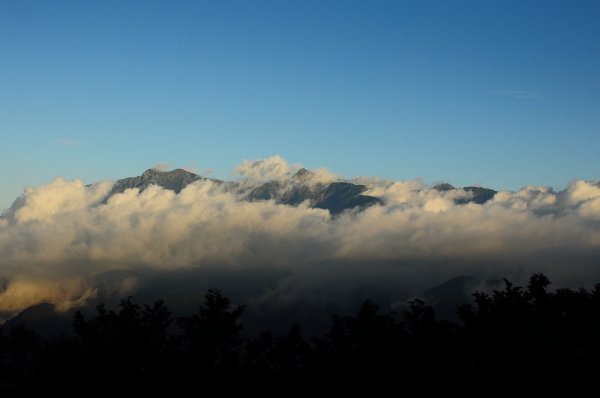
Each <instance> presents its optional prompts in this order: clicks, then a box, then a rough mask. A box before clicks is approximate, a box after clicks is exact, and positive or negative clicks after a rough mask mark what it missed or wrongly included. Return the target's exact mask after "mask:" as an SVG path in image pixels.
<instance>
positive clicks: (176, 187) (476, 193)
mask: <svg viewBox="0 0 600 398" xmlns="http://www.w3.org/2000/svg"><path fill="white" fill-rule="evenodd" d="M311 175H312V172H311V171H309V170H307V169H300V170H299V171H298V172H297V173H296V174H295V175H294V176H293V178H292V179H291V181H286V182H282V181H267V182H265V183H263V184H261V185H259V186H258V187H254V188H252V189H251V190H250V191H249V192H247V193H242V195H241V196H242V197H243V199H244V200H248V201H259V200H274V201H275V202H276V203H279V204H284V205H289V206H297V205H299V204H300V203H302V202H304V201H308V202H309V204H310V206H311V207H313V208H318V209H326V210H329V212H330V213H331V214H333V215H336V214H339V213H342V212H343V211H346V210H350V209H358V210H362V209H365V208H368V207H370V206H373V205H381V204H383V201H382V200H381V199H380V198H377V197H374V196H369V195H363V193H364V192H365V191H366V190H367V187H366V186H364V185H361V184H354V183H351V182H347V181H334V182H330V183H316V184H310V183H308V182H309V180H310V177H311ZM206 180H210V181H212V182H214V183H216V184H225V187H226V189H229V190H232V191H236V190H240V189H241V187H240V185H239V184H238V183H235V182H224V181H221V180H216V179H210V178H205V177H201V176H199V175H196V174H194V173H191V172H189V171H186V170H182V169H175V170H172V171H159V170H155V169H148V170H146V171H145V172H144V173H143V174H142V175H141V176H137V177H128V178H123V179H121V180H118V181H117V182H116V183H115V184H114V185H113V187H112V189H111V191H110V192H109V194H108V195H107V196H106V198H105V199H104V202H106V201H108V199H110V197H111V196H113V195H116V194H119V193H123V192H125V190H127V189H131V188H138V189H139V191H140V192H143V191H144V190H145V189H146V188H148V187H149V186H150V185H157V186H160V187H162V188H164V189H169V190H171V191H174V192H175V193H179V192H181V190H183V189H184V188H185V187H186V186H187V185H189V184H191V183H193V182H196V181H206ZM433 189H437V190H439V191H448V190H454V189H457V188H455V187H453V186H452V185H450V184H447V183H444V184H438V185H436V186H434V187H433ZM462 189H463V190H464V191H465V192H466V193H467V194H468V195H467V196H465V197H461V198H460V199H456V200H455V202H456V203H457V204H466V203H471V202H473V203H477V204H483V203H485V202H487V201H488V200H490V199H492V198H493V197H494V195H495V194H496V191H494V190H492V189H487V188H481V187H465V188H462Z"/></svg>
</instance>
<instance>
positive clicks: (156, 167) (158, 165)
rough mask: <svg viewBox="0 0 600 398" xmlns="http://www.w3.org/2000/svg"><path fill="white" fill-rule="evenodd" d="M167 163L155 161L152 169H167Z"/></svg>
mask: <svg viewBox="0 0 600 398" xmlns="http://www.w3.org/2000/svg"><path fill="white" fill-rule="evenodd" d="M169 167H170V165H169V163H163V162H159V163H156V164H155V165H154V166H153V167H152V168H153V169H154V170H158V171H165V170H169Z"/></svg>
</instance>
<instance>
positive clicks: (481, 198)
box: [432, 183, 497, 205]
mask: <svg viewBox="0 0 600 398" xmlns="http://www.w3.org/2000/svg"><path fill="white" fill-rule="evenodd" d="M432 188H433V189H436V190H438V191H442V192H444V191H452V190H454V189H462V190H463V191H465V192H467V193H468V194H469V196H468V197H466V198H457V199H455V200H454V203H456V204H457V205H464V204H467V203H477V204H478V205H481V204H484V203H485V202H487V201H488V200H490V199H492V198H493V197H494V195H496V193H497V191H494V190H493V189H489V188H482V187H473V186H469V187H464V188H455V187H454V186H452V185H450V184H448V183H442V184H437V185H434V186H433V187H432Z"/></svg>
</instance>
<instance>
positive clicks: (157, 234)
mask: <svg viewBox="0 0 600 398" xmlns="http://www.w3.org/2000/svg"><path fill="white" fill-rule="evenodd" d="M299 167H300V166H299V165H290V164H288V163H286V162H285V160H284V159H282V158H281V157H278V156H274V157H271V158H268V159H264V160H260V161H245V162H243V163H242V164H241V165H240V166H238V167H237V169H236V171H237V173H238V174H239V177H238V182H237V184H234V185H232V184H221V183H218V182H215V181H211V180H208V179H207V180H201V181H197V182H194V183H192V184H190V185H188V186H187V187H186V188H185V189H184V190H183V191H181V192H180V193H179V194H175V193H174V192H172V191H168V190H165V189H162V188H160V187H157V186H151V187H149V188H147V189H145V190H144V191H143V192H141V193H140V192H139V191H138V190H137V189H129V190H127V191H125V192H123V193H121V194H117V195H114V196H111V197H110V198H109V199H108V200H107V201H104V199H105V198H106V196H107V194H108V192H109V191H110V189H111V187H112V185H113V183H112V182H99V183H95V184H92V185H89V186H88V185H86V184H85V183H84V182H83V181H81V180H65V179H63V178H56V179H55V180H53V181H52V182H50V183H48V184H46V185H42V186H38V187H30V188H27V189H26V190H25V192H24V193H23V194H22V195H21V196H20V197H19V198H18V199H16V201H15V202H14V204H13V205H12V206H11V208H10V209H8V210H7V211H6V212H5V213H4V214H3V215H2V217H1V218H0V313H1V314H3V316H4V317H8V316H10V315H11V314H15V313H16V312H18V311H20V310H23V309H24V308H27V307H29V306H32V305H35V304H39V303H43V302H49V303H52V304H55V305H56V306H57V308H58V309H61V310H67V309H70V308H76V307H78V306H81V305H84V304H85V303H86V302H87V301H89V300H92V299H98V298H102V297H108V296H118V297H125V296H127V295H138V296H141V297H147V298H151V297H153V296H160V297H163V298H166V299H171V300H177V299H178V297H179V298H181V299H182V300H183V301H185V300H186V298H185V297H196V296H198V295H200V294H202V293H204V291H205V289H206V288H207V287H209V286H214V285H218V286H217V287H219V288H222V289H224V290H225V292H226V293H228V294H230V295H232V296H233V297H234V298H236V300H238V301H243V302H245V303H248V304H249V306H254V308H263V309H269V308H270V309H273V308H275V309H278V308H279V309H281V308H284V309H285V308H296V309H297V308H311V306H332V307H334V308H341V307H339V306H342V305H343V303H344V302H348V301H352V300H353V299H354V298H357V299H358V300H362V299H364V298H366V296H371V297H375V298H377V297H380V298H383V299H384V300H388V301H389V302H390V303H393V302H394V301H395V300H402V299H405V298H407V297H410V296H411V295H414V294H418V293H419V292H420V291H422V290H423V289H425V288H427V287H430V286H432V285H436V284H440V283H442V282H444V281H446V280H447V279H449V278H451V277H453V276H457V275H473V276H476V277H478V278H484V279H485V278H488V279H489V278H500V277H509V278H513V279H516V280H517V281H526V279H527V277H528V276H529V275H530V273H532V272H545V273H547V275H548V276H549V277H550V279H551V280H552V281H553V282H554V285H553V286H572V287H579V286H588V287H589V286H591V284H592V283H594V282H600V185H599V184H598V182H594V181H582V180H577V181H573V182H572V183H571V184H570V185H569V186H568V188H567V189H565V190H562V191H558V192H557V191H554V190H553V189H552V188H550V187H542V186H527V187H524V188H522V189H521V190H519V191H516V192H508V191H501V192H498V193H497V194H496V195H495V197H494V198H493V199H492V200H490V201H488V202H487V203H485V204H483V205H478V204H474V203H469V204H464V205H457V204H455V202H454V199H457V198H462V197H466V196H468V195H469V193H467V192H465V191H463V190H461V189H456V190H450V191H438V190H436V189H432V187H431V186H429V185H427V184H424V183H423V182H421V181H419V180H410V181H389V180H383V179H378V178H358V179H356V180H354V181H353V182H356V183H360V184H363V185H366V186H367V188H368V191H367V192H366V193H365V194H368V195H372V196H376V197H379V198H381V199H382V200H383V203H384V204H383V205H381V206H379V205H376V206H372V207H370V208H368V209H366V210H364V211H348V212H345V213H343V214H341V215H338V216H335V217H332V216H331V215H330V214H329V212H328V211H327V210H323V209H316V208H311V207H310V203H308V202H306V203H303V204H301V205H299V206H297V207H293V206H287V205H282V204H277V203H276V202H275V201H254V202H251V201H246V200H244V198H245V196H246V195H247V193H248V192H249V190H251V189H252V188H254V187H256V186H259V185H260V184H262V183H264V182H265V181H279V182H280V185H279V186H280V189H288V188H289V187H290V186H292V185H294V184H305V185H307V186H308V187H311V186H317V185H318V184H326V183H328V182H331V181H335V180H336V179H337V177H336V176H334V175H332V174H331V173H330V172H328V171H326V170H315V171H314V173H313V174H311V175H309V176H308V177H307V178H304V179H302V181H298V179H295V178H294V175H295V173H296V171H297V170H298V169H299ZM336 305H337V306H338V307H336Z"/></svg>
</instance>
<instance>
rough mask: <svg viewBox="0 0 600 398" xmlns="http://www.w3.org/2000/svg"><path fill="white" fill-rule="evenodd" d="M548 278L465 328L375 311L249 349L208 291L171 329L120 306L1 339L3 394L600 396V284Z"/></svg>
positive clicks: (160, 314) (165, 319)
mask: <svg viewBox="0 0 600 398" xmlns="http://www.w3.org/2000/svg"><path fill="white" fill-rule="evenodd" d="M549 284H550V282H549V280H548V279H547V278H546V276H544V275H542V274H534V275H532V276H531V278H530V282H529V285H528V286H527V288H521V287H515V286H513V285H512V284H511V283H510V282H509V281H506V280H505V288H504V289H503V290H501V291H494V292H493V294H491V295H488V294H484V293H476V294H475V303H474V305H473V306H471V305H464V306H461V307H459V308H458V309H457V311H458V314H459V317H460V320H461V323H460V324H454V323H450V322H447V321H440V320H436V317H435V314H434V311H433V309H432V308H431V307H430V306H428V305H427V304H426V303H425V302H423V301H421V300H414V301H411V302H410V303H409V308H408V310H407V311H406V312H405V313H404V314H401V315H397V314H394V313H387V314H384V313H381V311H380V309H379V307H378V306H377V305H376V304H375V303H373V302H371V301H369V300H367V301H365V302H364V304H363V305H362V306H361V307H360V309H359V310H358V312H357V313H356V314H355V315H352V316H332V322H331V327H330V329H329V331H328V333H327V334H326V335H325V336H322V337H321V338H318V339H312V340H310V341H308V340H307V339H305V338H304V337H303V336H302V331H301V327H300V325H298V324H295V325H293V326H292V327H291V329H290V330H289V332H288V333H287V334H283V335H275V334H273V333H272V332H269V331H266V332H263V333H261V334H260V336H258V337H257V338H256V339H251V340H247V339H242V337H241V335H240V332H241V330H242V324H241V323H240V318H241V316H242V314H243V310H244V308H243V307H240V306H234V305H232V304H231V303H230V301H229V299H228V298H226V297H225V296H223V295H222V293H221V292H220V291H218V290H215V289H212V290H209V291H208V293H207V294H206V296H205V301H204V303H203V304H202V305H201V306H200V308H199V310H198V312H197V313H195V314H193V315H191V316H188V317H179V318H175V317H173V316H172V314H171V313H170V311H169V309H168V308H167V306H166V305H165V303H164V302H162V301H157V302H155V303H154V304H153V305H152V306H148V305H140V304H137V303H135V302H134V301H133V300H132V299H131V298H129V299H126V300H122V301H121V305H120V308H119V310H118V311H116V312H115V311H109V310H107V309H106V308H105V307H104V306H102V305H99V306H98V307H97V311H96V314H95V316H94V317H93V318H90V319H86V318H85V317H84V316H83V315H82V314H81V313H77V314H76V316H75V319H74V322H73V327H74V332H75V336H74V337H69V338H66V337H65V338H56V339H53V340H51V341H41V340H40V339H39V338H37V337H36V335H35V334H34V333H33V332H31V331H29V330H28V329H26V328H25V327H13V328H11V329H10V330H8V331H3V333H2V334H1V335H0V393H1V394H2V396H28V395H32V394H34V393H44V394H48V393H51V395H55V394H60V395H63V396H71V395H78V396H90V395H91V396H109V395H110V396H112V395H114V394H129V395H128V396H148V395H150V396H158V395H166V394H168V395H169V396H171V395H175V394H177V395H180V394H182V396H191V395H193V396H218V397H221V396H223V397H242V396H250V397H267V396H270V397H295V396H310V397H331V396H379V394H384V393H385V392H391V393H392V394H393V395H395V396H403V395H408V394H415V393H420V394H429V393H437V394H444V396H465V395H467V396H478V397H486V396H527V397H531V396H538V395H542V394H549V393H554V394H556V393H560V394H563V396H565V397H570V396H578V397H579V396H596V394H597V389H598V385H597V377H598V374H599V373H598V370H599V366H598V361H599V360H600V355H599V354H600V284H599V285H596V286H595V288H594V289H593V290H592V291H591V292H590V291H586V290H583V289H581V290H579V291H573V290H569V289H559V290H556V291H552V292H549V291H548V290H547V287H548V285H549Z"/></svg>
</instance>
